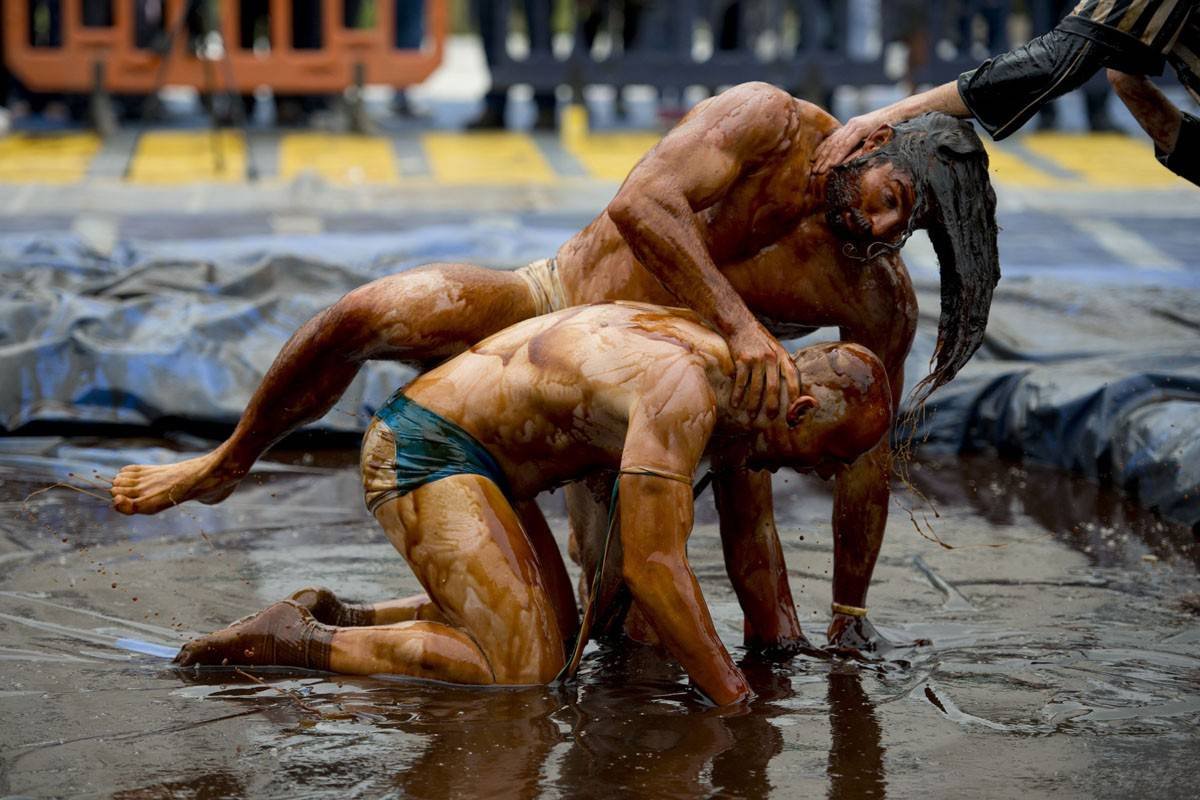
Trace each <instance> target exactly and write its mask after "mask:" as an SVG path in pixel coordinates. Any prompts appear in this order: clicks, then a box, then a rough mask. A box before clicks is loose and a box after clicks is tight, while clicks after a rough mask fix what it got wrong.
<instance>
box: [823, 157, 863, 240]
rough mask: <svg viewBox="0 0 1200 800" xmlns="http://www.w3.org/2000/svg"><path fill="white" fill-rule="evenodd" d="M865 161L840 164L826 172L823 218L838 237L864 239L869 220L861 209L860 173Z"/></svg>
mask: <svg viewBox="0 0 1200 800" xmlns="http://www.w3.org/2000/svg"><path fill="white" fill-rule="evenodd" d="M864 167H865V165H864V164H861V163H851V164H839V165H838V166H836V167H834V168H833V169H832V170H831V171H830V173H829V180H828V181H827V182H826V184H825V221H826V222H828V223H829V227H830V228H832V229H833V232H834V233H835V234H836V235H837V236H838V238H841V239H849V240H851V241H855V242H862V241H866V240H867V239H869V238H870V236H871V222H870V220H868V219H867V217H866V215H865V214H863V212H862V173H863V172H864Z"/></svg>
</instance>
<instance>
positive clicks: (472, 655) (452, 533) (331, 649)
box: [177, 475, 564, 685]
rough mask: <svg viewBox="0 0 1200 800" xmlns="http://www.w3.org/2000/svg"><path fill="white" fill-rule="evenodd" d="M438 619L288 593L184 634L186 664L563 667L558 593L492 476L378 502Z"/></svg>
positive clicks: (486, 672) (405, 670) (541, 677)
mask: <svg viewBox="0 0 1200 800" xmlns="http://www.w3.org/2000/svg"><path fill="white" fill-rule="evenodd" d="M375 517H376V519H378V520H379V522H380V524H381V525H382V526H383V528H384V531H385V532H386V533H387V536H388V538H389V539H390V540H391V542H392V544H393V545H394V546H395V547H396V549H397V550H399V551H400V552H401V553H402V554H403V555H404V557H405V559H406V560H407V561H408V563H409V565H410V566H411V567H412V569H413V572H414V573H416V576H417V578H418V579H419V580H420V581H421V583H422V585H423V586H424V587H425V589H426V591H427V592H428V594H429V598H430V600H431V601H432V602H433V603H434V604H435V605H436V606H437V608H438V609H439V610H440V611H441V613H442V614H443V615H444V618H445V620H446V621H445V622H434V621H422V620H410V621H406V622H397V623H394V624H390V625H375V626H372V627H348V628H347V627H341V628H339V627H334V626H331V625H323V624H321V623H319V622H317V621H316V620H315V619H314V618H313V617H312V615H311V614H310V613H309V612H308V611H307V610H306V609H304V608H301V607H300V606H298V605H296V604H295V603H293V602H290V601H284V602H281V603H276V604H275V605H273V606H271V607H270V608H268V609H267V610H266V611H264V612H262V613H261V614H258V615H256V616H255V617H252V618H250V619H249V620H245V621H243V622H239V623H236V624H235V625H233V626H230V627H229V628H226V629H224V630H222V631H218V632H216V633H214V634H210V635H209V636H205V637H201V638H200V639H197V640H195V641H193V642H190V643H188V645H186V646H185V647H184V649H183V651H181V653H180V657H179V658H178V659H177V660H178V661H179V662H180V663H182V664H184V665H188V664H239V663H240V664H278V665H280V666H300V667H307V668H311V669H324V670H328V671H331V672H339V673H344V674H350V675H375V674H391V675H408V676H411V677H418V678H430V679H434V680H442V681H447V682H450V683H463V684H491V683H501V684H526V685H529V684H544V683H548V682H550V681H551V680H553V678H554V676H555V675H556V674H557V673H558V671H559V670H560V669H561V668H562V665H563V662H564V649H563V641H562V636H561V634H560V632H559V627H558V620H557V613H556V610H555V604H554V601H553V600H552V598H551V597H550V595H549V592H548V591H547V588H546V587H547V581H546V579H545V578H544V576H543V574H542V572H541V569H540V566H539V562H538V558H537V555H536V554H535V551H534V548H533V545H532V544H531V542H530V541H529V537H528V536H526V534H525V531H524V530H523V528H522V527H521V522H520V520H519V518H518V517H517V514H516V512H515V511H514V510H513V508H512V507H511V506H510V505H509V503H508V501H507V500H506V499H505V497H504V495H503V494H502V493H501V492H500V490H499V489H498V488H496V486H495V484H493V483H492V482H491V481H489V480H487V479H486V478H482V477H480V476H478V475H455V476H452V477H449V478H443V479H441V480H439V481H435V482H433V483H429V484H426V485H424V486H422V487H420V488H419V489H416V490H415V491H413V492H411V493H409V494H407V495H405V496H403V497H400V498H395V499H392V500H389V501H387V502H385V503H384V504H383V505H381V506H380V507H379V508H378V509H376V511H375Z"/></svg>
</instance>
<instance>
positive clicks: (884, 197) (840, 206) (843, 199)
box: [825, 158, 915, 244]
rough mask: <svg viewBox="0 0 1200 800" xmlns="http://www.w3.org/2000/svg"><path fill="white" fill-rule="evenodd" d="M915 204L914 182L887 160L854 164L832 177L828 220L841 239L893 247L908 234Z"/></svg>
mask: <svg viewBox="0 0 1200 800" xmlns="http://www.w3.org/2000/svg"><path fill="white" fill-rule="evenodd" d="M914 201H915V192H914V191H913V183H912V178H911V177H910V176H909V175H908V173H906V172H905V171H903V170H900V169H897V168H896V167H895V166H894V165H893V164H892V163H891V162H890V161H888V160H887V159H884V158H876V159H872V160H870V161H852V162H850V163H848V164H842V165H840V166H837V167H834V168H833V170H832V171H831V172H830V173H829V178H828V180H827V182H826V184H825V219H826V221H827V222H828V223H829V227H830V228H831V229H832V230H833V232H834V233H835V234H836V235H837V236H838V237H840V238H842V239H846V240H848V241H851V242H857V243H866V242H884V243H887V244H890V243H892V242H897V241H899V240H900V239H901V238H902V237H903V236H904V235H905V234H907V233H908V231H909V229H910V227H911V226H910V224H909V223H910V218H911V216H912V210H913V204H914Z"/></svg>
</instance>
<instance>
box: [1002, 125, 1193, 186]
mask: <svg viewBox="0 0 1200 800" xmlns="http://www.w3.org/2000/svg"><path fill="white" fill-rule="evenodd" d="M1021 143H1022V144H1023V145H1024V146H1025V147H1026V148H1027V149H1028V150H1029V151H1030V152H1032V153H1035V154H1037V155H1039V156H1042V157H1043V158H1048V159H1050V160H1051V161H1053V162H1054V163H1056V164H1058V165H1059V166H1061V167H1063V168H1064V169H1069V170H1071V171H1072V172H1074V173H1075V174H1077V175H1079V176H1080V178H1082V179H1083V180H1084V181H1086V182H1087V183H1088V188H1100V187H1109V188H1128V189H1135V188H1136V189H1143V188H1159V187H1170V186H1176V185H1178V184H1179V183H1180V180H1181V179H1180V178H1178V177H1176V176H1175V175H1174V173H1172V172H1171V171H1170V170H1168V169H1167V168H1166V167H1164V166H1162V165H1161V164H1159V163H1158V162H1157V161H1156V160H1155V159H1154V149H1153V147H1152V146H1151V145H1150V143H1149V142H1148V141H1146V140H1144V139H1139V138H1134V137H1130V136H1122V135H1121V134H1117V133H1091V134H1069V133H1032V134H1030V135H1029V136H1026V137H1025V138H1024V139H1022V141H1021Z"/></svg>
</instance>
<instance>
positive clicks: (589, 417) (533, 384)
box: [406, 303, 733, 489]
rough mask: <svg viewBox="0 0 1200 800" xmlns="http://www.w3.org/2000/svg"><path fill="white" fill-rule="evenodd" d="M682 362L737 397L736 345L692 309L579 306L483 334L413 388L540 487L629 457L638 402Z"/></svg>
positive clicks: (524, 480) (522, 480) (517, 476)
mask: <svg viewBox="0 0 1200 800" xmlns="http://www.w3.org/2000/svg"><path fill="white" fill-rule="evenodd" d="M680 362H684V363H683V364H682V365H681V363H680ZM681 366H684V367H685V370H684V371H686V372H691V373H695V372H696V371H703V373H704V374H705V375H706V376H707V378H708V385H709V386H710V387H711V388H712V389H713V391H714V392H715V396H716V397H719V398H725V397H727V396H728V392H729V389H728V383H729V379H730V375H731V374H732V370H733V367H732V362H731V361H730V358H729V351H728V346H727V345H726V343H725V340H724V339H722V338H721V337H719V336H718V335H716V334H715V333H713V332H712V331H711V330H710V329H709V328H707V327H705V326H704V325H703V324H702V323H701V322H700V321H699V319H698V318H697V317H696V315H695V314H693V313H692V312H690V311H685V310H682V309H665V308H660V307H657V306H646V305H640V304H634V303H614V304H603V305H591V306H579V307H576V308H571V309H567V310H564V311H560V312H557V313H554V314H549V315H546V316H543V317H537V318H534V319H531V320H527V321H525V322H522V323H520V324H518V325H514V326H513V327H511V328H508V329H506V330H504V331H501V332H500V333H498V334H496V335H494V336H491V337H489V338H487V339H485V340H483V341H482V342H480V343H479V344H477V345H475V346H474V347H473V348H471V349H470V350H469V351H467V352H466V353H463V354H462V355H459V356H457V357H456V358H454V359H452V360H450V361H448V362H447V363H445V364H443V365H442V366H440V367H438V368H437V369H435V370H432V371H431V372H428V373H426V374H425V375H423V376H421V377H419V378H418V379H417V380H415V381H414V382H413V383H412V384H411V385H410V386H409V387H408V389H407V391H406V394H407V395H408V396H409V397H410V398H412V399H413V400H415V401H416V402H418V403H420V404H422V405H424V406H425V407H427V408H429V409H431V410H433V411H436V412H437V413H439V414H442V415H443V416H445V417H447V418H449V419H452V420H454V421H455V422H457V423H459V424H460V425H462V426H463V427H464V428H466V429H467V430H469V431H470V432H471V433H472V434H474V435H475V436H476V437H477V438H479V440H480V441H481V442H483V443H484V444H485V445H487V446H488V447H489V449H491V450H492V452H493V454H495V455H496V456H497V457H498V458H499V459H500V460H501V463H502V466H504V467H505V470H506V472H508V473H509V476H510V478H512V479H513V481H514V484H528V485H529V488H531V489H536V488H541V487H540V486H536V485H537V484H541V485H543V486H544V485H545V484H546V483H553V482H555V481H557V480H559V479H562V478H563V477H565V476H568V475H574V474H579V473H580V472H582V471H586V470H587V469H588V468H591V467H595V466H600V465H605V466H609V465H611V464H613V463H616V462H617V461H619V459H620V455H621V451H622V449H623V446H624V443H625V433H626V427H627V423H628V413H629V411H630V409H631V407H632V405H633V404H635V403H636V402H637V400H638V398H639V397H642V396H643V395H645V393H646V392H647V390H648V388H649V387H650V385H651V384H655V386H654V388H655V389H656V390H657V391H659V392H661V391H662V390H663V389H664V387H662V386H661V380H662V376H666V375H674V374H679V373H680V369H679V368H680V367H681ZM666 388H667V389H668V390H669V387H666ZM505 462H507V463H505ZM514 488H516V487H515V486H514Z"/></svg>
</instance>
